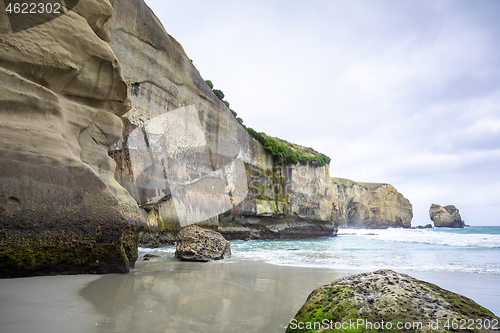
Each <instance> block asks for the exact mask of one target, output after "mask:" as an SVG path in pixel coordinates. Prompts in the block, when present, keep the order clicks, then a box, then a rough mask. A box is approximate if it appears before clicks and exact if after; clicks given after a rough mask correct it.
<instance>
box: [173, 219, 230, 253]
mask: <svg viewBox="0 0 500 333" xmlns="http://www.w3.org/2000/svg"><path fill="white" fill-rule="evenodd" d="M176 242H177V247H176V250H175V257H176V258H179V259H181V260H186V261H203V262H206V261H212V260H221V259H227V258H230V257H231V243H229V241H227V240H226V239H225V238H224V237H222V235H221V234H220V233H218V232H216V231H214V230H209V229H204V228H200V227H198V226H189V227H187V228H184V229H182V230H181V231H180V232H179V234H178V235H177V239H176Z"/></svg>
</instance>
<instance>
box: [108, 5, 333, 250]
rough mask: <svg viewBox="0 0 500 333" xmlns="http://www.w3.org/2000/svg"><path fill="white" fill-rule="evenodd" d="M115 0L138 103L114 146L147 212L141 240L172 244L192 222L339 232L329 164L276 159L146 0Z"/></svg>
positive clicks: (120, 48)
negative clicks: (210, 83)
mask: <svg viewBox="0 0 500 333" xmlns="http://www.w3.org/2000/svg"><path fill="white" fill-rule="evenodd" d="M112 4H113V6H114V9H115V15H114V16H113V18H112V20H111V24H110V27H111V36H112V39H111V46H112V48H113V51H114V52H115V54H116V56H117V58H118V60H119V61H120V63H121V64H122V70H123V73H124V76H125V79H126V81H127V84H128V87H129V90H130V91H131V100H132V108H131V110H130V111H129V112H127V113H126V114H124V115H123V116H122V120H123V123H124V132H123V137H122V139H121V140H120V141H119V142H118V143H116V144H115V145H114V146H113V147H112V148H111V155H112V156H113V158H114V159H115V161H116V162H117V166H118V167H117V171H116V174H115V176H116V179H117V180H118V182H119V183H120V184H122V185H123V186H124V187H125V188H126V189H127V190H128V191H129V192H130V193H131V195H132V196H133V197H134V199H135V200H136V201H137V202H138V203H139V205H140V207H141V209H142V210H143V212H144V213H145V214H146V215H147V231H146V232H144V233H143V234H142V236H141V242H142V244H143V245H146V246H159V245H163V244H165V243H172V242H173V241H174V239H175V235H176V234H177V233H178V232H179V230H180V229H181V228H183V227H185V226H187V225H190V224H194V223H198V224H201V225H204V226H208V227H210V228H213V229H215V230H218V231H220V232H221V233H222V234H223V235H224V236H225V237H226V238H228V239H234V238H281V237H301V238H303V237H312V236H324V235H333V234H335V231H336V226H335V225H334V224H333V222H332V220H331V207H332V205H331V193H330V192H329V191H330V182H329V174H328V165H326V166H323V167H313V166H308V165H300V164H297V165H285V164H279V163H278V166H276V163H275V161H274V160H273V157H272V155H271V154H269V153H268V152H267V151H266V150H265V149H264V147H263V146H262V144H261V143H260V142H258V141H256V140H255V139H254V138H253V137H252V136H251V135H249V133H248V132H247V131H246V130H245V128H243V127H242V126H241V125H240V124H239V123H238V121H237V120H236V119H235V117H234V116H233V114H232V113H231V112H230V111H229V109H228V108H227V107H226V105H225V104H224V103H222V102H221V100H220V99H219V98H217V96H215V94H214V93H213V92H212V90H211V88H210V87H209V86H208V85H207V84H206V83H205V81H204V80H203V78H202V77H201V75H200V74H199V72H198V70H197V69H196V68H195V67H194V66H193V64H192V62H191V61H190V60H189V58H188V56H187V55H186V53H185V52H184V50H183V48H182V46H181V45H180V44H179V43H178V42H177V41H176V40H175V39H174V38H173V37H172V36H170V35H169V34H168V33H167V32H166V31H165V29H164V28H163V26H162V25H161V23H160V22H159V20H158V19H157V18H156V16H155V15H154V13H153V12H152V11H151V10H150V9H149V8H148V7H147V6H146V4H145V3H144V2H143V1H142V0H114V1H112ZM139 59H140V60H139Z"/></svg>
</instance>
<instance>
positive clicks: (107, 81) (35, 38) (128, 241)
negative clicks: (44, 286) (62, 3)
mask: <svg viewBox="0 0 500 333" xmlns="http://www.w3.org/2000/svg"><path fill="white" fill-rule="evenodd" d="M112 11H113V10H112V7H111V6H110V4H109V3H108V2H107V1H106V0H81V1H79V3H78V5H76V6H75V7H74V8H72V9H71V10H69V9H64V14H63V15H61V16H59V17H57V18H54V19H52V20H47V22H45V23H43V24H39V23H40V22H34V24H33V27H31V28H28V29H24V30H21V31H17V32H13V31H12V29H11V26H10V23H9V20H8V18H7V16H6V14H5V11H0V30H1V34H0V82H2V90H1V91H0V95H1V98H0V124H1V125H0V127H1V131H0V227H1V229H0V277H15V276H25V275H38V274H57V273H108V272H127V271H128V270H129V268H130V267H132V266H133V265H134V262H135V260H136V258H137V241H138V232H139V228H140V224H141V213H140V211H139V209H138V206H137V203H136V202H135V200H133V198H132V197H131V196H130V195H129V194H128V192H127V191H126V190H125V189H124V188H123V187H121V186H120V185H119V184H118V183H117V182H116V181H115V179H114V177H113V172H114V170H115V162H114V161H113V160H112V159H111V158H109V156H108V154H107V152H108V146H109V145H111V144H112V143H113V142H115V141H117V140H118V139H119V138H120V136H121V129H122V123H121V121H120V118H119V116H121V115H123V114H124V113H125V112H127V111H128V109H129V108H130V99H129V95H128V93H127V85H126V83H125V81H124V79H123V77H122V74H121V68H120V65H119V63H118V61H117V59H116V57H115V55H114V53H113V51H112V50H111V47H110V46H109V44H108V42H109V40H110V35H109V29H108V28H107V22H108V20H109V18H110V16H111V14H112ZM40 15H41V14H40ZM30 17H33V16H29V15H26V17H25V18H24V19H25V20H29V19H30ZM25 23H29V22H25ZM35 23H36V24H35Z"/></svg>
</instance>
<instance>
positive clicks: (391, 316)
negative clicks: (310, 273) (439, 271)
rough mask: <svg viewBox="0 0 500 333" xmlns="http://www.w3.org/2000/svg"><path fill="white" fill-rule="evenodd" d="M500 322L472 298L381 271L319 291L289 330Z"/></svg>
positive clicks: (447, 327)
mask: <svg viewBox="0 0 500 333" xmlns="http://www.w3.org/2000/svg"><path fill="white" fill-rule="evenodd" d="M498 320H499V318H498V317H496V316H495V315H494V314H493V313H492V312H491V311H489V310H487V309H485V308H483V307H482V306H480V305H478V304H477V303H475V302H474V301H472V300H471V299H469V298H467V297H464V296H462V295H459V294H455V293H453V292H450V291H448V290H445V289H442V288H440V287H438V286H436V285H434V284H431V283H428V282H425V281H421V280H417V279H415V278H413V277H411V276H409V275H406V274H400V273H397V272H394V271H391V270H378V271H376V272H371V273H363V274H357V275H351V276H347V277H344V278H340V279H338V280H335V281H333V282H331V283H330V284H327V285H325V286H323V287H320V288H318V289H316V290H314V291H313V292H312V293H311V294H310V295H309V297H308V298H307V301H306V303H305V304H304V305H303V306H302V308H301V309H300V310H299V311H298V312H297V314H296V315H295V318H293V319H292V320H291V321H290V324H289V325H288V327H287V330H286V332H287V333H289V332H341V331H349V332H373V331H377V332H378V331H381V332H384V331H387V332H398V331H411V332H414V331H415V332H445V331H457V330H456V329H454V328H455V326H457V327H458V326H460V325H461V323H464V322H465V323H469V324H470V323H472V324H473V326H471V327H473V328H474V329H475V331H478V332H489V331H488V330H485V329H484V328H485V327H486V328H492V327H493V326H492V325H493V323H495V322H496V323H498ZM486 323H489V324H490V325H489V326H488V327H487V325H485V324H486ZM480 324H482V327H481V328H480ZM497 326H498V325H497ZM469 331H470V330H469Z"/></svg>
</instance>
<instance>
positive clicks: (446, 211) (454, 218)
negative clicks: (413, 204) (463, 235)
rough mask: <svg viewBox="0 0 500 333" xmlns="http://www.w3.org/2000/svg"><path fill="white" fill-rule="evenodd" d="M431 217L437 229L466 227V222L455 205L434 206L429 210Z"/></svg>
mask: <svg viewBox="0 0 500 333" xmlns="http://www.w3.org/2000/svg"><path fill="white" fill-rule="evenodd" d="M429 216H430V218H431V220H432V222H434V226H435V227H437V228H440V227H442V228H444V227H447V228H463V227H465V222H464V221H463V220H462V217H461V216H460V212H459V210H458V209H457V207H455V206H453V205H448V206H444V207H443V206H440V205H437V204H432V205H431V207H430V208H429Z"/></svg>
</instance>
